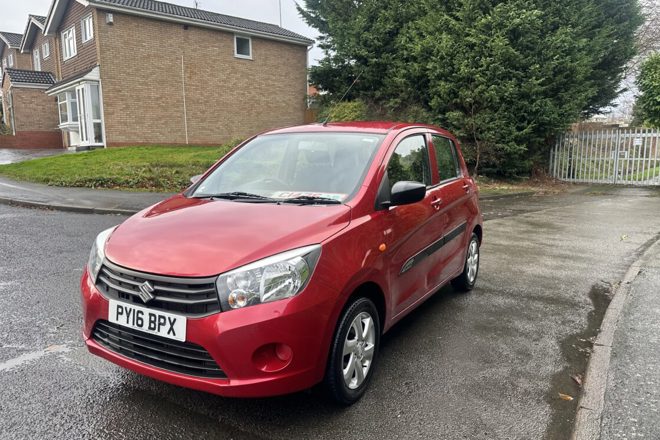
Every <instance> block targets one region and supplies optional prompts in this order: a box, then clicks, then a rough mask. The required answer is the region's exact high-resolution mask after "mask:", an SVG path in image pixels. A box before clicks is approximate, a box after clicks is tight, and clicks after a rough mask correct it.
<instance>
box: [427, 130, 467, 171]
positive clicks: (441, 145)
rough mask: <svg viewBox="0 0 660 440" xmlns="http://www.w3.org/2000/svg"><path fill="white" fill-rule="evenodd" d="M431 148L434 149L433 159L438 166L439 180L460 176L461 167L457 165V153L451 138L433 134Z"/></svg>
mask: <svg viewBox="0 0 660 440" xmlns="http://www.w3.org/2000/svg"><path fill="white" fill-rule="evenodd" d="M433 149H434V150H435V161H436V164H437V166H438V174H439V175H440V181H441V182H443V181H446V180H451V179H456V178H457V177H460V175H461V168H460V166H459V165H458V155H457V153H456V147H455V146H454V143H453V142H452V141H451V139H449V138H446V137H444V136H439V135H435V134H434V135H433Z"/></svg>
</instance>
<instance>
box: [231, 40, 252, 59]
mask: <svg viewBox="0 0 660 440" xmlns="http://www.w3.org/2000/svg"><path fill="white" fill-rule="evenodd" d="M239 38H242V39H244V40H248V47H249V48H250V54H249V55H243V54H239V53H238V39H239ZM252 55H253V53H252V37H250V36H247V35H239V34H234V57H235V58H240V59H243V60H251V59H253V58H252Z"/></svg>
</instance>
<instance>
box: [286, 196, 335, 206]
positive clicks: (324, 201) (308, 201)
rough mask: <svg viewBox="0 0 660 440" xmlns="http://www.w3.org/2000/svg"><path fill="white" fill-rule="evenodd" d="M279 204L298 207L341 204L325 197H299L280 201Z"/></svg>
mask: <svg viewBox="0 0 660 440" xmlns="http://www.w3.org/2000/svg"><path fill="white" fill-rule="evenodd" d="M280 203H295V204H300V205H340V204H341V202H340V201H339V200H335V199H329V198H327V197H314V196H300V197H295V198H293V199H285V200H281V201H280Z"/></svg>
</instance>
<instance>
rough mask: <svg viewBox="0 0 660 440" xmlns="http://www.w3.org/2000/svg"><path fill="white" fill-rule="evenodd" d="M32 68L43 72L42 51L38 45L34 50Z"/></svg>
mask: <svg viewBox="0 0 660 440" xmlns="http://www.w3.org/2000/svg"><path fill="white" fill-rule="evenodd" d="M32 68H33V69H34V70H35V71H37V72H41V52H40V51H39V48H38V47H37V48H35V49H34V50H33V51H32Z"/></svg>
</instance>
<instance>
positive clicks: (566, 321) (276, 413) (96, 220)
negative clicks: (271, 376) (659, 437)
mask: <svg viewBox="0 0 660 440" xmlns="http://www.w3.org/2000/svg"><path fill="white" fill-rule="evenodd" d="M483 210H484V213H485V215H486V217H487V219H488V221H487V222H486V225H485V230H484V238H485V241H484V245H483V247H482V255H481V263H482V265H481V270H480V274H479V276H480V279H479V281H478V284H477V288H476V289H475V290H474V291H473V292H472V293H470V294H467V295H465V294H457V293H454V292H453V291H452V290H451V289H450V288H445V289H442V290H441V291H440V292H438V293H437V294H436V295H434V296H433V297H432V298H431V299H429V300H428V301H427V302H426V303H425V304H423V305H422V306H421V307H419V308H418V309H417V310H416V311H415V312H413V313H412V314H411V315H409V316H408V317H407V318H406V319H404V320H403V321H402V322H401V323H399V324H398V325H397V326H395V327H394V328H393V329H392V330H391V331H390V332H389V333H388V334H387V335H386V336H385V337H384V338H383V345H382V349H381V359H380V365H379V368H378V370H377V371H376V372H375V376H374V378H373V379H374V380H373V381H372V383H371V389H370V390H369V392H368V394H367V395H366V396H365V398H364V399H363V400H362V401H361V402H359V403H358V404H356V405H354V406H352V407H350V408H338V407H336V406H334V405H333V404H331V403H329V402H328V401H326V400H325V399H324V398H323V396H322V395H321V393H320V392H319V391H318V390H313V391H310V392H303V393H298V394H294V395H291V396H284V397H277V398H271V399H257V400H238V399H226V398H221V397H217V396H213V395H208V394H204V393H200V392H195V391H190V390H186V389H182V388H178V387H175V386H171V385H167V384H163V383H159V382H156V381H154V380H151V379H148V378H144V377H141V376H138V375H137V374H134V373H132V372H129V371H126V370H123V369H121V368H120V367H117V366H115V365H113V364H110V363H108V362H106V361H104V360H102V359H100V358H96V357H94V356H91V355H90V354H88V353H87V351H86V349H85V348H84V346H83V343H82V340H81V335H80V324H81V312H80V298H79V293H78V280H79V277H80V275H81V272H82V267H83V265H84V264H85V262H86V260H87V256H88V253H89V248H90V245H91V242H92V240H93V238H94V236H95V235H96V234H97V233H98V232H99V231H101V230H103V229H105V228H108V227H110V226H112V225H115V224H117V223H119V222H121V221H122V220H123V217H119V216H101V215H87V214H69V213H62V212H50V211H42V210H31V209H24V208H15V207H7V206H0V438H2V439H33V438H34V439H41V438H67V439H69V438H94V439H139V438H158V439H177V438H184V439H185V438H191V439H193V438H202V437H204V438H217V439H298V438H301V439H303V438H304V439H317V438H318V439H334V438H343V439H353V438H355V439H372V438H373V439H385V438H386V439H397V438H399V439H413V438H425V439H428V438H432V439H540V438H548V439H566V438H568V437H569V435H570V431H571V428H572V424H573V416H574V413H575V409H576V405H577V399H575V400H573V401H567V400H562V399H561V398H559V393H563V394H566V395H570V396H575V397H577V396H578V394H579V388H578V385H577V384H576V383H575V382H574V381H573V380H572V379H571V377H570V376H571V375H575V374H581V373H583V372H584V370H585V366H586V361H587V359H588V353H589V347H590V341H592V340H593V337H594V336H595V334H596V332H597V330H598V324H599V323H600V320H601V318H602V314H603V313H604V310H605V308H606V307H607V304H608V302H609V295H610V293H611V289H612V286H613V285H614V284H615V283H616V282H617V280H620V279H621V278H622V276H623V274H624V273H625V271H626V270H627V268H628V266H629V265H630V263H631V262H632V261H633V260H635V258H636V255H637V253H638V252H639V250H640V249H642V248H643V247H644V245H645V243H648V242H649V241H650V240H652V239H653V238H654V237H655V238H657V237H656V234H658V231H660V191H658V190H651V189H641V188H607V187H602V188H594V189H592V190H589V191H587V192H581V193H568V194H561V195H556V196H538V197H537V196H528V197H520V198H515V199H501V200H493V201H485V202H483ZM652 287H653V283H651V287H648V288H652ZM640 288H644V287H643V286H642V287H640Z"/></svg>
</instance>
